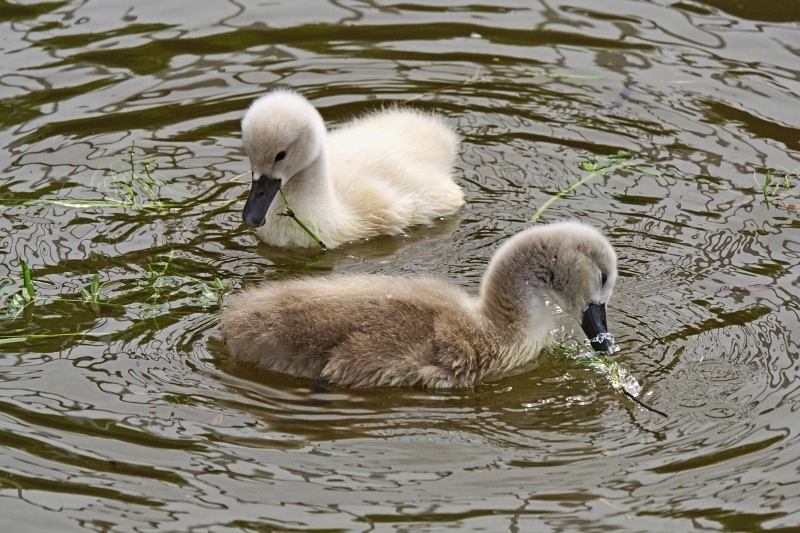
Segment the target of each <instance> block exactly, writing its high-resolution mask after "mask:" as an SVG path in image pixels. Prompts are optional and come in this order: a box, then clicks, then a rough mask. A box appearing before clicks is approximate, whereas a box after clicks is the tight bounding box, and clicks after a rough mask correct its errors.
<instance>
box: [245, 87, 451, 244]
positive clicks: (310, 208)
mask: <svg viewBox="0 0 800 533" xmlns="http://www.w3.org/2000/svg"><path fill="white" fill-rule="evenodd" d="M242 141H243V145H244V149H245V151H246V152H247V155H248V157H249V158H250V165H251V169H252V171H253V189H252V190H251V193H250V198H249V199H248V203H247V205H246V206H245V210H244V211H243V218H244V220H245V222H246V223H248V224H249V225H251V226H257V229H256V234H257V236H258V237H259V238H260V239H261V240H262V241H264V242H266V243H268V244H271V245H274V246H304V247H306V246H316V244H315V243H314V241H313V240H312V239H311V238H310V237H309V236H308V234H307V233H306V232H305V231H304V230H303V229H302V228H300V227H299V225H297V224H296V223H295V222H294V221H293V220H291V219H290V218H288V217H284V216H280V214H281V213H283V212H284V211H285V206H284V204H283V201H282V200H281V199H280V198H278V197H277V195H276V193H277V187H278V185H280V188H281V190H282V191H283V193H284V195H285V196H286V198H287V200H288V202H289V205H290V206H291V208H292V210H293V211H294V213H295V214H296V215H297V217H298V218H299V219H300V220H302V221H303V222H304V223H305V224H306V225H307V226H308V227H309V228H310V229H311V230H312V231H313V232H314V233H315V234H316V235H317V236H318V237H319V238H320V239H321V240H322V242H324V243H325V245H326V246H328V247H329V248H333V247H336V246H339V245H340V244H342V243H345V242H348V241H352V240H355V239H359V238H364V237H370V236H374V235H379V234H390V235H394V234H399V233H402V232H403V230H404V228H407V227H408V226H412V225H415V224H429V223H431V222H432V221H433V220H434V219H436V218H438V217H443V216H448V215H452V214H454V213H455V212H457V211H458V209H459V208H460V207H461V206H462V205H463V204H464V193H463V191H462V190H461V188H460V187H459V186H458V185H457V184H456V183H455V181H454V180H453V165H454V162H455V158H456V155H457V151H458V145H459V138H458V136H457V135H456V133H455V132H454V131H453V130H452V129H451V128H450V127H449V126H447V125H446V124H445V123H444V121H443V119H442V118H441V117H439V116H437V115H432V114H426V113H421V112H418V111H414V110H411V109H403V108H397V107H395V108H389V109H385V110H382V111H378V112H375V113H372V114H369V115H366V116H364V117H362V118H359V119H357V120H354V121H352V122H349V123H347V124H345V125H343V126H341V127H340V128H337V129H335V130H333V131H327V130H326V128H325V123H324V122H323V120H322V117H321V116H320V114H319V112H318V111H317V110H316V109H315V108H314V106H312V105H311V104H310V103H309V102H308V100H306V99H305V98H304V97H302V96H301V95H299V94H297V93H295V92H291V91H286V90H276V91H273V92H271V93H268V94H267V95H265V96H262V97H261V98H259V99H257V100H256V101H255V102H253V104H252V105H251V106H250V108H249V109H248V110H247V112H246V113H245V116H244V119H243V120H242ZM259 180H260V181H259Z"/></svg>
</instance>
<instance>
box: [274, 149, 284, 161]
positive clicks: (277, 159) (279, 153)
mask: <svg viewBox="0 0 800 533" xmlns="http://www.w3.org/2000/svg"><path fill="white" fill-rule="evenodd" d="M284 157H286V150H281V151H280V152H278V155H276V156H275V162H276V163H277V162H278V161H280V160H281V159H283V158H284Z"/></svg>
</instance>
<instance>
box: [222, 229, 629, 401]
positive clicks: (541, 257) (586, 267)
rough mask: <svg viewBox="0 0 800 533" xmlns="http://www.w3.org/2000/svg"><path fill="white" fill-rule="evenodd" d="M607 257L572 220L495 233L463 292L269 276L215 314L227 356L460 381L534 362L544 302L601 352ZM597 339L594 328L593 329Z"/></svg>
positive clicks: (378, 382) (445, 286)
mask: <svg viewBox="0 0 800 533" xmlns="http://www.w3.org/2000/svg"><path fill="white" fill-rule="evenodd" d="M616 280H617V267H616V254H615V252H614V249H613V248H612V246H611V244H610V243H609V241H608V240H607V239H606V238H605V237H604V236H603V235H602V234H601V233H600V232H599V231H597V230H596V229H594V228H592V227H590V226H587V225H585V224H582V223H580V222H561V223H554V224H549V225H543V226H537V227H534V228H530V229H528V230H526V231H523V232H521V233H519V234H517V235H516V236H514V237H513V238H511V239H509V240H508V241H506V242H505V243H504V244H503V245H502V246H501V247H500V249H499V250H498V251H497V252H496V253H495V255H494V257H493V258H492V260H491V262H490V264H489V266H488V268H487V271H486V273H485V274H484V276H483V278H482V280H481V289H480V294H479V295H478V296H477V297H475V296H470V295H468V294H467V293H466V292H464V291H463V290H462V289H460V288H457V287H455V286H453V285H451V284H449V283H447V282H444V281H440V280H436V279H430V278H405V277H398V276H383V275H369V274H354V275H334V276H329V277H324V278H311V279H299V280H289V281H278V282H271V283H266V284H264V285H262V286H261V287H258V288H255V289H251V290H246V291H244V292H243V293H241V294H240V295H238V296H236V297H235V299H233V300H232V301H231V302H230V304H229V305H228V307H227V308H226V309H225V310H224V311H223V313H222V320H221V326H220V329H221V334H222V340H223V342H224V343H225V346H226V349H227V351H228V352H229V353H230V355H231V361H232V362H233V363H235V364H239V363H241V364H243V365H245V366H247V365H250V366H254V367H256V368H258V369H260V370H274V371H279V372H284V373H288V374H293V375H295V376H305V377H309V378H312V379H318V380H322V381H324V382H328V383H330V384H333V385H338V386H347V387H376V386H406V385H415V384H419V385H423V386H426V387H434V388H448V387H470V386H473V385H475V384H476V382H478V381H479V380H480V379H481V378H482V377H484V376H487V375H494V374H500V373H502V372H505V371H507V370H509V369H511V368H514V367H516V366H519V365H523V364H525V363H527V362H529V361H531V360H533V359H534V358H535V357H536V355H537V354H538V353H539V351H540V350H541V349H542V348H543V347H545V346H546V345H547V343H548V342H550V341H551V331H552V330H553V329H554V328H555V321H554V316H553V315H554V313H553V310H552V309H551V308H549V307H548V301H549V300H551V301H553V302H554V303H556V304H557V305H558V306H559V307H560V308H561V309H562V310H563V311H564V312H565V313H567V314H569V315H571V316H573V317H574V318H575V319H576V320H578V322H579V323H580V324H581V327H582V329H583V330H584V332H585V333H586V335H587V336H588V338H589V339H591V340H592V341H591V344H592V347H593V348H594V349H595V350H601V351H607V350H608V349H609V347H610V342H609V340H608V339H607V338H605V336H604V335H603V334H605V333H607V332H608V329H607V325H606V303H607V302H608V301H609V299H610V297H611V293H612V291H613V289H614V285H615V283H616ZM598 336H599V337H598Z"/></svg>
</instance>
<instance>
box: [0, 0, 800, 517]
mask: <svg viewBox="0 0 800 533" xmlns="http://www.w3.org/2000/svg"><path fill="white" fill-rule="evenodd" d="M0 35H2V39H0V125H1V126H2V129H1V130H0V150H1V151H2V152H1V153H2V156H1V157H2V179H0V210H1V211H2V219H0V257H1V258H2V260H1V261H0V278H2V279H0V303H1V304H2V312H3V313H4V318H3V319H2V321H0V365H1V366H0V452H1V453H0V516H2V517H3V523H4V528H8V530H9V531H15V532H41V531H59V532H71V531H98V532H168V531H169V532H178V531H180V532H187V531H197V532H200V531H203V532H205V531H213V532H226V531H253V532H255V531H259V532H265V531H308V532H310V531H418V532H419V531H442V530H445V529H458V530H463V531H477V530H484V531H509V532H517V531H648V532H654V531H670V532H671V531H687V530H690V529H691V530H699V531H742V532H745V531H746V532H752V531H797V528H798V527H800V472H799V470H800V423H798V415H796V414H795V412H796V408H795V402H798V401H800V379H799V378H800V362H798V357H799V356H800V321H799V320H798V310H799V309H800V265H799V264H798V263H800V261H798V258H799V257H800V233H797V231H798V229H800V219H799V218H798V217H800V213H799V212H798V210H800V207H798V206H800V126H799V125H800V105H798V101H800V100H798V99H799V98H800V3H799V2H798V1H797V0H786V1H782V2H756V1H755V0H738V1H737V2H726V1H722V0H686V1H672V0H654V1H648V2H645V1H641V0H613V1H610V2H593V1H590V0H563V1H562V0H553V1H544V0H542V1H539V2H530V1H522V0H500V1H498V2H483V3H481V2H480V1H477V2H472V1H470V2H465V1H460V0H447V1H441V2H426V3H422V2H414V1H413V0H412V1H411V2H398V3H393V2H391V1H380V2H378V1H372V0H370V1H367V0H362V1H359V0H329V1H327V2H325V1H323V0H307V1H300V0H293V1H289V0H284V1H278V2H255V1H250V0H239V1H234V0H229V1H225V2H223V1H217V2H208V1H207V2H193V3H187V2H185V1H175V0H161V1H159V2H154V1H149V0H145V1H142V2H137V3H129V2H119V1H116V0H102V1H101V0H80V1H70V0H66V1H58V0H56V1H48V2H30V1H27V0H26V1H24V2H22V1H16V0H15V1H10V0H0ZM278 86H281V87H290V88H293V89H295V90H297V91H299V92H301V93H302V94H304V95H305V96H306V97H308V98H309V99H310V100H311V101H312V102H313V103H314V105H316V106H317V107H318V108H319V110H320V112H321V114H322V115H323V117H324V118H325V120H326V121H327V122H328V123H329V125H331V126H335V125H337V124H342V123H344V122H346V121H347V120H349V119H350V118H352V117H355V116H358V115H360V114H362V113H365V112H369V111H371V110H375V109H378V108H380V107H381V106H383V105H385V104H391V103H405V104H406V105H408V106H410V107H413V108H415V109H421V110H425V111H432V112H437V113H441V114H442V115H444V116H445V117H446V119H447V121H448V122H449V123H450V124H451V125H452V126H453V127H454V128H455V129H456V130H457V131H458V132H459V134H460V135H461V136H462V145H461V152H460V155H459V158H458V161H457V173H456V174H457V178H456V179H457V180H458V183H459V184H460V185H461V186H462V187H463V188H464V190H465V191H466V196H467V204H466V206H465V207H464V208H463V209H462V210H461V212H460V214H459V215H458V216H457V217H453V218H448V219H444V220H441V221H439V222H437V223H436V224H434V225H432V226H430V227H417V228H412V229H411V230H409V231H408V232H407V234H405V235H403V236H398V237H380V238H375V239H370V240H366V241H362V242H357V243H353V244H349V245H347V246H344V247H341V248H337V249H335V250H332V251H327V252H323V251H320V250H317V249H313V248H310V249H305V250H298V249H287V250H280V249H275V248H271V247H268V246H266V245H264V244H259V243H258V241H257V239H256V238H255V236H254V233H253V231H252V230H251V229H249V228H247V227H246V226H244V225H243V224H242V223H241V210H242V207H243V204H244V199H245V198H246V195H247V189H248V180H249V177H248V176H247V175H246V174H245V173H246V172H247V171H248V170H249V163H248V161H247V158H246V156H245V154H244V152H243V150H242V147H241V141H240V132H239V121H240V120H241V117H242V115H243V113H244V110H245V109H246V108H247V106H248V105H249V103H250V102H251V101H252V100H253V99H254V98H256V97H258V96H260V95H262V94H264V93H265V92H266V91H267V90H269V89H270V88H273V87H278ZM590 174H591V176H590ZM587 177H588V178H589V179H587V180H586V181H585V183H583V184H581V185H579V186H577V187H575V188H574V190H572V191H571V192H569V193H568V194H566V195H564V196H562V197H559V198H557V199H556V200H555V201H553V202H552V203H550V204H549V205H548V206H547V208H546V209H544V210H542V211H540V212H539V219H538V221H537V223H542V222H552V221H557V220H565V219H571V218H577V219H580V220H583V221H585V222H587V223H590V224H592V225H594V226H596V227H598V228H600V229H602V230H603V231H604V232H605V233H606V234H607V235H608V236H609V238H610V240H611V241H612V243H613V244H614V246H615V248H616V249H617V252H618V254H619V261H620V263H619V264H620V276H621V277H620V280H619V282H618V284H617V289H616V292H615V295H614V297H613V300H612V301H611V303H610V305H609V309H608V321H609V327H610V330H611V331H612V332H613V333H615V334H616V340H617V344H618V346H619V348H620V349H619V351H617V352H616V353H614V354H613V355H611V356H610V359H611V360H613V361H614V362H616V363H619V364H621V365H624V366H625V367H626V368H628V369H629V370H630V373H631V375H632V376H633V377H634V378H635V380H636V382H637V383H639V384H640V385H641V386H642V391H641V394H640V396H639V397H640V398H641V399H643V400H644V401H646V402H647V403H648V404H650V405H652V406H654V407H656V408H658V409H660V410H662V411H665V412H666V413H667V414H668V417H667V418H663V417H661V416H659V415H657V414H656V413H653V412H649V411H647V410H645V409H643V408H641V407H639V406H637V405H636V404H635V403H633V402H632V401H631V400H629V399H628V398H626V397H625V396H623V395H622V394H621V392H620V391H619V390H618V389H617V388H615V386H614V385H615V383H614V381H613V380H612V379H610V376H609V375H607V374H606V373H604V372H603V371H602V369H598V368H596V367H593V366H590V365H586V364H581V362H580V361H578V360H576V359H575V358H573V357H570V356H569V355H567V354H564V353H561V352H559V351H556V350H549V351H546V352H544V353H542V354H541V356H540V358H539V361H538V364H537V365H535V366H533V367H532V368H526V369H523V371H520V372H517V373H514V374H513V375H508V376H504V377H502V378H500V379H496V380H491V381H487V382H485V383H482V384H481V385H479V386H477V387H475V388H474V389H465V390H454V391H436V390H425V389H419V388H410V389H386V388H384V389H376V390H348V389H339V388H327V389H321V388H319V387H317V386H315V385H314V383H311V382H310V381H308V380H305V379H300V378H292V377H287V376H285V375H281V374H265V375H260V376H257V377H254V376H248V375H242V374H241V373H237V372H233V371H231V370H230V369H229V368H228V367H227V366H226V353H225V351H224V349H223V348H222V346H221V343H220V341H219V331H218V324H219V313H220V310H221V308H222V307H223V306H224V305H225V302H226V301H227V300H228V298H229V297H230V295H232V294H234V293H236V292H237V291H239V290H241V289H242V288H244V287H247V286H252V285H255V284H256V283H259V282H261V281H263V280H270V279H278V278H281V277H285V276H298V275H299V276H317V275H325V274H327V273H329V272H363V273H384V274H385V273H388V274H396V275H416V274H421V273H424V274H430V275H434V276H438V277H442V278H447V279H450V280H452V281H453V282H454V283H456V284H458V285H460V286H462V287H464V288H465V289H466V290H467V291H469V292H472V293H474V292H475V291H477V289H478V285H479V282H480V277H481V275H482V273H483V272H484V269H485V267H486V264H487V261H488V259H489V258H490V257H491V254H492V253H493V251H494V250H495V249H496V248H497V246H498V244H499V243H500V242H502V241H504V240H505V239H507V238H508V237H510V236H511V235H514V234H515V233H517V232H519V231H521V230H523V229H524V228H526V227H529V226H530V222H529V220H530V219H531V217H533V216H534V213H536V212H537V210H538V209H540V208H542V207H543V206H544V204H545V202H547V201H548V200H550V199H552V198H554V197H555V196H556V195H557V194H559V193H561V192H563V191H565V190H566V189H568V188H569V187H570V186H574V185H576V184H577V183H578V182H579V181H580V180H582V179H584V178H587ZM23 262H24V263H25V264H26V265H28V266H29V268H30V279H31V282H30V283H29V284H27V285H28V288H26V287H25V285H26V284H25V283H24V276H23ZM95 276H96V278H95ZM559 324H560V325H561V326H562V328H563V329H562V330H561V331H560V332H558V333H557V335H559V336H560V337H559V338H561V339H562V340H564V342H570V341H574V342H582V341H583V337H582V333H581V331H580V328H579V327H578V324H576V323H574V322H573V321H571V320H568V319H563V320H561V319H559Z"/></svg>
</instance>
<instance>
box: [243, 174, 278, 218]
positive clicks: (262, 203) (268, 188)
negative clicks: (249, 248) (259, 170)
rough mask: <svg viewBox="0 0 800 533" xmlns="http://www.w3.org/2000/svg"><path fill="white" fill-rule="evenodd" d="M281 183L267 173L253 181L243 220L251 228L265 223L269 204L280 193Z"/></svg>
mask: <svg viewBox="0 0 800 533" xmlns="http://www.w3.org/2000/svg"><path fill="white" fill-rule="evenodd" d="M280 184H281V181H280V180H276V179H275V178H272V177H270V176H267V175H266V174H263V175H261V176H260V177H259V178H258V179H257V180H254V181H253V187H252V188H251V189H250V196H248V197H247V202H246V203H245V204H244V209H243V210H242V220H244V223H245V224H247V225H248V226H250V227H251V228H257V227H259V226H263V225H264V223H265V222H266V219H265V217H266V216H267V209H269V205H270V204H271V203H272V200H273V199H274V198H275V195H276V194H277V193H278V187H279V186H280Z"/></svg>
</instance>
